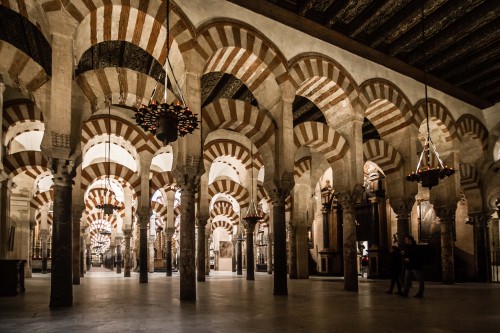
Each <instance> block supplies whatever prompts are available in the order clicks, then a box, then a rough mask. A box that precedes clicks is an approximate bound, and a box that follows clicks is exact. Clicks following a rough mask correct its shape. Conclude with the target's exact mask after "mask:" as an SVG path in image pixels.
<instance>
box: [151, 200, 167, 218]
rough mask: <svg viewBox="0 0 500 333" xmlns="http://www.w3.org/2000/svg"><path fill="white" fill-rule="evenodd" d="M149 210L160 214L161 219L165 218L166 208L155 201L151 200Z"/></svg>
mask: <svg viewBox="0 0 500 333" xmlns="http://www.w3.org/2000/svg"><path fill="white" fill-rule="evenodd" d="M151 210H152V211H154V212H155V213H156V214H157V215H159V216H160V218H161V219H162V220H166V218H167V212H168V208H167V206H166V205H163V204H161V203H159V202H157V201H151Z"/></svg>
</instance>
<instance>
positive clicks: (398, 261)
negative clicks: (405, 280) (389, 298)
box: [386, 246, 403, 295]
mask: <svg viewBox="0 0 500 333" xmlns="http://www.w3.org/2000/svg"><path fill="white" fill-rule="evenodd" d="M402 266H403V259H402V256H401V251H399V248H398V247H397V246H392V247H391V252H390V253H389V267H388V268H389V274H390V276H391V285H390V287H389V290H387V291H386V293H388V294H392V290H393V289H394V285H396V286H397V287H398V292H397V293H396V294H397V295H399V294H401V267H402Z"/></svg>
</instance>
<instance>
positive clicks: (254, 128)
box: [202, 99, 276, 150]
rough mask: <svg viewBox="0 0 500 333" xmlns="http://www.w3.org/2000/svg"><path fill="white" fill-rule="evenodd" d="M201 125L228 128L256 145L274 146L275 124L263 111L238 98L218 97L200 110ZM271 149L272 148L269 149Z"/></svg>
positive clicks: (215, 128) (211, 128)
mask: <svg viewBox="0 0 500 333" xmlns="http://www.w3.org/2000/svg"><path fill="white" fill-rule="evenodd" d="M202 115H203V116H202V118H203V125H204V126H205V125H206V126H208V128H209V129H210V130H211V131H215V130H217V129H229V130H233V131H235V132H239V133H241V134H243V135H245V136H246V137H247V138H249V139H250V140H252V142H253V143H254V144H255V146H257V148H259V147H261V146H262V145H264V144H266V143H268V144H270V145H271V147H273V146H274V139H273V138H274V132H275V131H276V125H275V123H274V121H273V119H272V118H271V117H270V116H269V115H268V114H267V113H265V112H264V111H261V110H259V109H258V108H257V107H255V106H253V105H251V104H249V103H246V102H244V101H240V100H234V99H218V100H216V101H215V102H213V103H211V104H209V105H207V106H206V107H205V108H204V109H203V112H202ZM271 150H272V149H271Z"/></svg>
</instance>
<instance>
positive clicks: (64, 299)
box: [49, 159, 75, 308]
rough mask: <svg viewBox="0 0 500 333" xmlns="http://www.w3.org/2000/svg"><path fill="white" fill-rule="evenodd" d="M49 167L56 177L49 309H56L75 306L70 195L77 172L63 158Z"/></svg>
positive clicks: (72, 163)
mask: <svg viewBox="0 0 500 333" xmlns="http://www.w3.org/2000/svg"><path fill="white" fill-rule="evenodd" d="M49 165H51V167H52V173H53V175H54V185H53V188H54V213H53V222H52V268H51V279H50V281H51V288H50V307H51V308H57V307H65V306H71V305H73V281H72V265H71V256H72V244H71V243H72V236H73V232H72V221H71V217H72V216H71V208H72V193H71V192H72V184H73V177H74V171H75V170H74V162H73V161H68V160H64V159H52V160H50V161H49Z"/></svg>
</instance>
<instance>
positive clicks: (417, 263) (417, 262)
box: [400, 236, 424, 298]
mask: <svg viewBox="0 0 500 333" xmlns="http://www.w3.org/2000/svg"><path fill="white" fill-rule="evenodd" d="M405 244H406V246H405V249H404V252H403V262H404V266H405V278H404V289H403V292H402V293H401V295H400V296H403V297H408V292H409V291H410V287H411V277H412V276H414V277H415V279H417V281H418V292H417V294H416V295H415V296H414V297H417V298H422V297H424V274H423V267H424V263H423V258H422V254H421V252H420V249H419V248H418V246H417V244H416V243H415V239H414V238H413V237H412V236H406V237H405Z"/></svg>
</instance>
